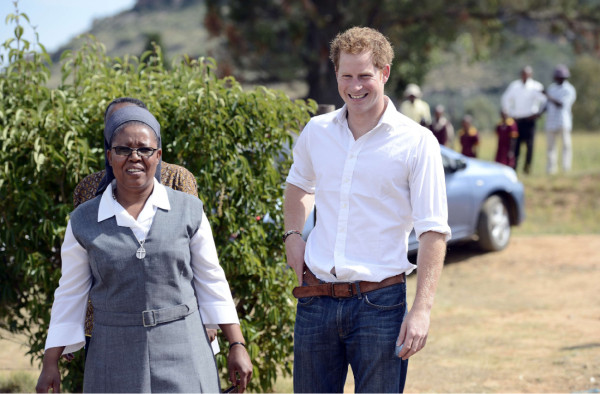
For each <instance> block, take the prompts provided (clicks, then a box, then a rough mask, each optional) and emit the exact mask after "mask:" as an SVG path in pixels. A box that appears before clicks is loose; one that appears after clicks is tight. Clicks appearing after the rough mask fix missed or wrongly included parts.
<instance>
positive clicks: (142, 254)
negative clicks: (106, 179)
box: [112, 189, 146, 260]
mask: <svg viewBox="0 0 600 394" xmlns="http://www.w3.org/2000/svg"><path fill="white" fill-rule="evenodd" d="M112 197H113V200H115V201H117V196H116V195H115V189H113V192H112ZM117 202H118V201H117ZM133 236H134V237H135V240H136V241H138V243H139V244H140V247H139V248H138V250H136V251H135V257H137V258H138V260H142V259H143V258H144V257H146V249H144V243H145V242H146V240H145V239H142V240H141V241H140V240H139V239H138V237H137V236H136V235H135V233H133Z"/></svg>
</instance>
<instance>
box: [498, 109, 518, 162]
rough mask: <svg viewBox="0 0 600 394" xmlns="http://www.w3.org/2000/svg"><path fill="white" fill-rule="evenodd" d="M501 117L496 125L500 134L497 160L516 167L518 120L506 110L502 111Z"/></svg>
mask: <svg viewBox="0 0 600 394" xmlns="http://www.w3.org/2000/svg"><path fill="white" fill-rule="evenodd" d="M500 118H501V119H500V122H499V123H498V126H496V135H497V136H498V150H497V151H496V161H497V162H498V163H502V164H505V165H507V166H510V167H512V168H515V147H516V145H517V137H518V136H519V131H518V130H517V122H515V120H514V119H513V118H510V117H508V116H507V115H506V114H505V113H504V111H500Z"/></svg>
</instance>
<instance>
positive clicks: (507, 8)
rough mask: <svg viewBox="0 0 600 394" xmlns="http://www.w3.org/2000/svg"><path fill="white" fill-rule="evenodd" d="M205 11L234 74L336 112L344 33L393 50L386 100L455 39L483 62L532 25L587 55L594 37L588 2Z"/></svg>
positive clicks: (210, 1) (302, 5) (267, 0)
mask: <svg viewBox="0 0 600 394" xmlns="http://www.w3.org/2000/svg"><path fill="white" fill-rule="evenodd" d="M207 8H208V10H207V13H206V17H205V26H206V27H207V29H209V31H210V32H211V33H212V34H213V35H214V36H223V37H226V39H227V42H228V45H229V51H230V53H231V56H232V59H231V60H232V61H235V62H236V63H237V64H238V66H239V67H240V69H241V70H248V69H250V70H255V71H259V72H260V75H261V76H262V77H261V78H262V80H265V81H268V80H290V79H303V80H305V81H306V82H307V83H308V85H309V92H308V97H310V98H313V99H315V100H316V101H317V102H319V103H335V104H338V105H339V104H341V101H340V98H339V97H338V95H337V88H336V84H335V79H334V76H333V67H332V66H331V64H330V62H329V59H328V54H329V48H328V46H329V43H330V42H331V40H332V39H333V38H334V37H335V35H336V34H337V33H338V32H340V31H343V30H345V29H347V28H349V27H352V26H370V27H373V28H376V29H378V30H380V31H381V32H382V33H384V34H385V35H386V36H388V38H389V39H390V41H391V42H392V44H393V45H394V48H395V53H396V58H395V62H394V64H393V66H392V73H391V80H390V81H389V82H388V91H389V94H391V95H392V96H394V95H395V96H401V93H402V91H403V90H404V87H405V86H406V84H407V83H409V82H416V83H421V82H423V79H424V77H425V75H426V74H427V72H428V71H429V67H430V57H431V54H432V53H433V51H435V50H436V49H438V48H444V47H446V46H447V45H449V44H451V43H453V42H454V41H455V39H456V37H457V35H458V34H460V33H462V34H468V35H470V36H471V39H472V41H473V42H474V44H475V45H474V49H475V54H476V55H477V56H486V55H488V54H489V51H490V48H492V49H493V48H494V47H495V45H496V44H498V43H500V42H501V41H502V34H501V33H502V32H503V31H504V30H505V29H506V28H514V29H519V28H520V26H521V25H525V26H527V25H529V26H533V25H535V24H540V25H541V26H543V28H544V29H545V31H547V32H548V33H553V34H557V35H561V36H562V37H565V38H566V39H568V40H570V41H571V42H572V43H573V45H574V46H575V47H577V48H578V49H579V50H580V51H586V50H593V48H594V46H593V44H594V40H595V37H598V34H599V32H600V23H599V21H600V4H598V2H596V1H594V0H564V1H555V0H531V1H523V0H505V1H472V0H455V1H452V2H448V1H442V0H401V1H398V0H371V1H360V0H347V1H346V0H345V1H341V0H321V1H313V0H303V1H280V0H207Z"/></svg>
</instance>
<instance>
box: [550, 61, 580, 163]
mask: <svg viewBox="0 0 600 394" xmlns="http://www.w3.org/2000/svg"><path fill="white" fill-rule="evenodd" d="M570 76H571V73H570V72H569V69H568V68H567V66H565V65H564V64H559V65H558V66H556V68H555V69H554V82H553V83H552V84H551V85H550V86H549V87H548V91H547V92H546V97H547V98H548V106H547V108H546V110H547V113H546V138H547V141H548V146H547V150H548V159H547V164H546V172H547V173H548V174H556V172H557V171H558V152H557V150H558V149H557V146H556V140H557V139H558V138H561V139H562V148H563V149H562V169H563V171H564V172H568V171H570V170H571V161H572V159H573V153H572V152H573V151H572V146H571V130H572V129H573V115H572V113H571V107H572V106H573V103H574V102H575V99H576V98H577V94H576V92H575V88H574V87H573V85H571V84H570V83H569V82H568V81H567V79H568V78H569V77H570Z"/></svg>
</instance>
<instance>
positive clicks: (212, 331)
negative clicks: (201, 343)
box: [206, 328, 217, 342]
mask: <svg viewBox="0 0 600 394" xmlns="http://www.w3.org/2000/svg"><path fill="white" fill-rule="evenodd" d="M206 335H208V342H212V341H214V340H215V338H216V337H217V330H216V329H215V328H207V329H206Z"/></svg>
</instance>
